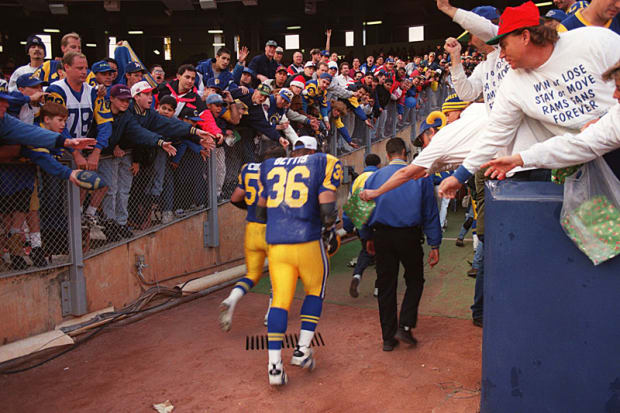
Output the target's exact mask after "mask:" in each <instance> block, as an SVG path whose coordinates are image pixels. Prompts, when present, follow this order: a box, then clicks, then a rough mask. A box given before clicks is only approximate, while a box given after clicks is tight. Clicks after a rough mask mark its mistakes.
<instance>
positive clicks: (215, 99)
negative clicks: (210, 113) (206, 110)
mask: <svg viewBox="0 0 620 413" xmlns="http://www.w3.org/2000/svg"><path fill="white" fill-rule="evenodd" d="M206 103H207V105H221V104H222V103H224V99H222V97H221V96H220V95H219V94H217V93H211V94H210V95H209V96H207V101H206Z"/></svg>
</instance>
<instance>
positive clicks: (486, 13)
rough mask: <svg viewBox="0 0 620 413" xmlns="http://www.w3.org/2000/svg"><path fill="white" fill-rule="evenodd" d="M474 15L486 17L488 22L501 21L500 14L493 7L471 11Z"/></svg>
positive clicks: (476, 8)
mask: <svg viewBox="0 0 620 413" xmlns="http://www.w3.org/2000/svg"><path fill="white" fill-rule="evenodd" d="M471 11H472V12H473V13H476V14H477V15H478V16H480V17H484V18H485V19H487V20H495V19H499V13H498V12H497V9H496V8H495V7H493V6H478V7H474V8H473V9H471Z"/></svg>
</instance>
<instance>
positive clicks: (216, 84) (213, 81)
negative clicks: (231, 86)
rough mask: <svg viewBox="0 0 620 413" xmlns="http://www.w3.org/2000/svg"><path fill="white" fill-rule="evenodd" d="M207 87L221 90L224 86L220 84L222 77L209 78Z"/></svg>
mask: <svg viewBox="0 0 620 413" xmlns="http://www.w3.org/2000/svg"><path fill="white" fill-rule="evenodd" d="M207 87H210V88H213V89H220V90H221V89H222V86H221V84H220V79H217V78H215V77H212V78H210V79H209V80H207Z"/></svg>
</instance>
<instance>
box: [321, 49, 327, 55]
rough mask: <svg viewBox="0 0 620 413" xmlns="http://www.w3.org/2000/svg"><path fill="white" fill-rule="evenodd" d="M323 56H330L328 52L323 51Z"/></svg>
mask: <svg viewBox="0 0 620 413" xmlns="http://www.w3.org/2000/svg"><path fill="white" fill-rule="evenodd" d="M321 56H329V52H328V51H327V50H321Z"/></svg>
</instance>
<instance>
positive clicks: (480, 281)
mask: <svg viewBox="0 0 620 413" xmlns="http://www.w3.org/2000/svg"><path fill="white" fill-rule="evenodd" d="M483 250H484V242H482V240H480V242H479V243H478V248H476V255H474V264H475V263H476V256H479V262H478V273H477V274H476V286H475V288H474V303H473V304H472V306H471V307H470V308H471V316H472V318H473V319H476V318H482V316H483V311H482V310H483V299H484V251H483ZM478 251H480V253H479V252H478ZM472 267H473V265H472Z"/></svg>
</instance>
